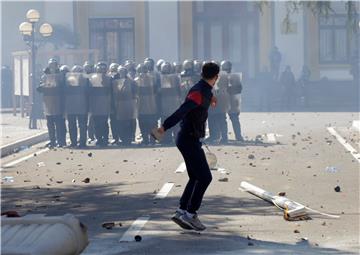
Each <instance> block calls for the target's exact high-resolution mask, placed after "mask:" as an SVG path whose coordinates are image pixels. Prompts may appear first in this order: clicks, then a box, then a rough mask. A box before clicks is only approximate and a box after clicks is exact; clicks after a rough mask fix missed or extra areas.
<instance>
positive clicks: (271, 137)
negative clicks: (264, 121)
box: [266, 133, 276, 143]
mask: <svg viewBox="0 0 360 255" xmlns="http://www.w3.org/2000/svg"><path fill="white" fill-rule="evenodd" d="M266 138H267V141H268V142H269V143H276V135H275V134H273V133H269V134H266Z"/></svg>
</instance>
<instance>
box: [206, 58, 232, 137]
mask: <svg viewBox="0 0 360 255" xmlns="http://www.w3.org/2000/svg"><path fill="white" fill-rule="evenodd" d="M224 62H225V61H223V63H224ZM228 87H229V78H228V74H227V73H226V72H224V71H221V72H220V74H219V78H218V80H217V82H216V84H215V86H214V89H213V93H214V95H215V97H216V98H217V102H218V103H217V105H216V107H215V108H211V109H210V110H209V117H208V124H209V133H210V136H209V138H208V141H210V142H220V143H223V144H225V143H227V142H228V127H227V122H226V113H227V112H228V110H229V95H228Z"/></svg>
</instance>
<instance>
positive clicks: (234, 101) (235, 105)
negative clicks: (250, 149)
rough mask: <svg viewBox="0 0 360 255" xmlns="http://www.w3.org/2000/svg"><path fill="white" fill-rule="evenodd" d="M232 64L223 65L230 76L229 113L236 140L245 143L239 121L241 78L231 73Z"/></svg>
mask: <svg viewBox="0 0 360 255" xmlns="http://www.w3.org/2000/svg"><path fill="white" fill-rule="evenodd" d="M231 66H232V65H231V62H228V63H226V62H225V63H223V64H222V69H223V70H224V71H225V72H226V73H228V75H229V88H228V92H229V101H230V109H229V111H228V114H229V117H230V120H231V123H232V126H233V130H234V133H235V139H236V140H237V141H240V142H243V141H244V138H243V136H242V134H241V125H240V120H239V115H240V107H241V92H242V85H241V81H240V80H241V77H240V75H239V74H237V73H231Z"/></svg>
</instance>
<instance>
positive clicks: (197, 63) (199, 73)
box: [194, 60, 203, 80]
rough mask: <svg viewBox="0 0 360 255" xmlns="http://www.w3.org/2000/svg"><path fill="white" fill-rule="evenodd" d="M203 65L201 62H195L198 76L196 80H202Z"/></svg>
mask: <svg viewBox="0 0 360 255" xmlns="http://www.w3.org/2000/svg"><path fill="white" fill-rule="evenodd" d="M202 66H203V63H202V62H201V61H200V60H194V75H195V76H196V77H195V79H196V80H200V79H201V69H202Z"/></svg>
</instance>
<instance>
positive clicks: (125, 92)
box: [112, 66, 138, 145]
mask: <svg viewBox="0 0 360 255" xmlns="http://www.w3.org/2000/svg"><path fill="white" fill-rule="evenodd" d="M112 90H113V99H114V106H115V107H114V109H115V116H116V121H117V126H118V129H117V131H118V136H119V138H120V139H121V142H122V144H123V145H131V142H132V141H134V140H135V131H136V118H137V101H138V87H137V84H136V82H135V81H134V80H132V79H130V78H129V76H128V73H127V69H126V68H125V67H123V66H119V68H118V74H117V75H116V76H115V77H114V79H113V81H112Z"/></svg>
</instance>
